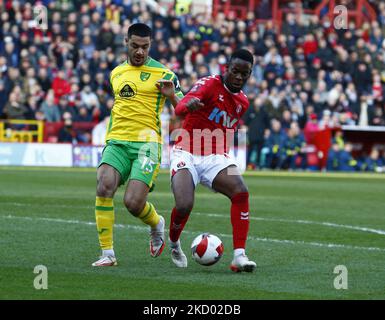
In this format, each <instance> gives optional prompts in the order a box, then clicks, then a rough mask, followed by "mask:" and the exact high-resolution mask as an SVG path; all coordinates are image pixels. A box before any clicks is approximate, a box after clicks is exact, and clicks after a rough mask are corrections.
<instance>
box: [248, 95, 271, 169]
mask: <svg viewBox="0 0 385 320" xmlns="http://www.w3.org/2000/svg"><path fill="white" fill-rule="evenodd" d="M243 119H244V123H245V125H247V126H248V132H247V134H248V141H249V148H248V155H247V164H248V165H250V166H251V167H252V168H258V167H259V166H260V159H261V150H262V147H263V144H264V135H265V130H266V129H268V128H269V117H268V115H267V113H266V111H265V109H264V106H263V99H262V98H260V97H256V98H255V99H254V101H253V102H252V105H251V106H250V107H249V109H248V110H247V111H246V113H245V114H244V116H243Z"/></svg>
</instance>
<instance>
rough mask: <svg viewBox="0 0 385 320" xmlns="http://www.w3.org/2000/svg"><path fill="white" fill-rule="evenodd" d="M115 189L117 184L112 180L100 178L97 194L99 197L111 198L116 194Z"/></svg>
mask: <svg viewBox="0 0 385 320" xmlns="http://www.w3.org/2000/svg"><path fill="white" fill-rule="evenodd" d="M115 188H116V186H115V182H114V181H113V180H112V179H109V178H104V177H100V179H99V180H98V184H97V187H96V193H97V195H98V196H99V197H105V198H111V197H113V195H114V193H115Z"/></svg>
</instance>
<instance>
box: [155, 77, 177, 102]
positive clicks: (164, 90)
mask: <svg viewBox="0 0 385 320" xmlns="http://www.w3.org/2000/svg"><path fill="white" fill-rule="evenodd" d="M155 85H156V87H157V88H158V90H159V91H160V93H161V94H163V95H164V96H165V97H166V98H171V97H172V96H174V95H175V87H174V82H172V80H165V79H160V80H158V81H157V83H156V84H155Z"/></svg>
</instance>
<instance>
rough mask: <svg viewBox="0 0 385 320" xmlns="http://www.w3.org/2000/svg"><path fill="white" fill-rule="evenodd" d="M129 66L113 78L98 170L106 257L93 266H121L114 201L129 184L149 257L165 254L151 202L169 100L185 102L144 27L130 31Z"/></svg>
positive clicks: (129, 203)
mask: <svg viewBox="0 0 385 320" xmlns="http://www.w3.org/2000/svg"><path fill="white" fill-rule="evenodd" d="M126 43H127V49H128V58H127V61H125V62H124V63H122V64H121V65H119V66H117V67H116V68H115V69H114V70H112V72H111V76H110V82H111V87H112V90H113V94H114V98H115V100H114V106H113V108H112V111H111V118H110V123H109V125H108V129H107V136H106V146H105V148H104V150H103V156H102V159H101V162H100V164H99V167H98V170H97V188H96V203H95V216H96V226H97V231H98V236H99V243H100V246H101V249H102V256H101V257H100V259H99V260H97V261H96V262H94V263H93V264H92V265H93V266H114V265H116V264H117V260H116V257H115V252H114V249H113V225H114V205H113V197H114V194H115V191H116V190H117V189H118V187H119V186H120V185H123V184H126V182H127V181H128V183H127V187H126V191H125V194H124V200H123V201H124V204H125V206H126V208H127V209H128V211H129V212H130V213H131V214H132V215H133V216H135V217H137V218H139V219H141V220H142V221H143V222H144V223H145V224H147V225H149V226H150V230H151V231H150V253H151V255H152V256H153V257H157V256H159V255H160V254H161V253H162V251H163V248H164V245H165V243H164V225H165V221H164V218H163V217H162V216H160V215H158V214H157V212H156V210H155V208H154V206H153V205H152V204H151V203H149V202H148V201H147V195H148V192H149V191H150V190H151V188H152V187H153V183H154V180H155V179H156V176H157V174H158V171H159V166H160V162H161V159H160V157H161V143H162V136H161V121H160V115H161V113H162V109H163V105H164V103H165V100H166V98H167V99H168V100H169V101H170V102H171V103H172V105H173V106H174V107H175V106H176V104H177V103H178V101H179V100H180V99H181V98H182V97H183V94H182V92H181V90H180V86H179V82H178V79H177V77H176V75H175V74H174V73H173V72H172V71H170V70H169V69H167V68H166V67H165V66H163V65H162V64H161V63H159V62H157V61H156V60H154V59H152V58H151V57H149V55H148V54H149V50H150V46H151V29H150V27H148V26H147V25H145V24H143V23H136V24H133V25H131V26H130V27H129V29H128V33H127V38H126Z"/></svg>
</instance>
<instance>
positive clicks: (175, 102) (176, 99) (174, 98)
mask: <svg viewBox="0 0 385 320" xmlns="http://www.w3.org/2000/svg"><path fill="white" fill-rule="evenodd" d="M168 100H169V101H170V102H171V104H172V105H173V106H174V108H176V106H177V105H178V103H179V102H180V101H181V100H182V98H181V97H179V96H178V95H176V94H174V95H173V96H171V97H168Z"/></svg>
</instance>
